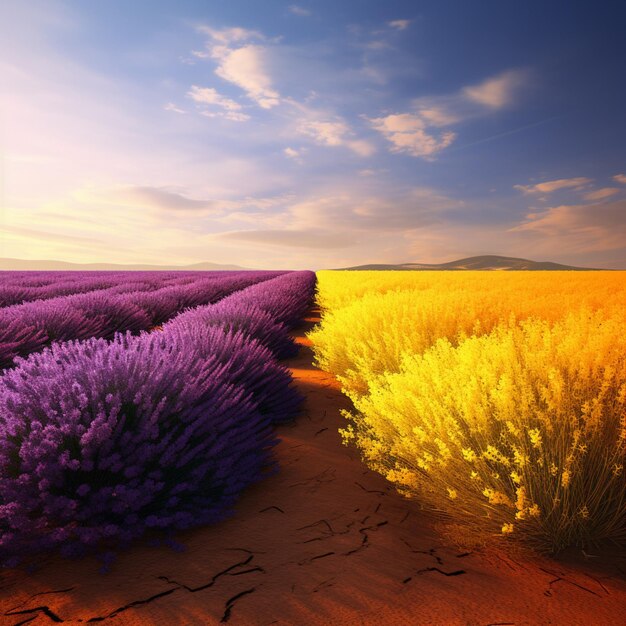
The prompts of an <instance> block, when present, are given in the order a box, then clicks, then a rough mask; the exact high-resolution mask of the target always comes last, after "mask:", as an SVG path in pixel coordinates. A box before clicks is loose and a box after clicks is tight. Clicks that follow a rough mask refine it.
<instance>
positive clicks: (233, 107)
mask: <svg viewBox="0 0 626 626" xmlns="http://www.w3.org/2000/svg"><path fill="white" fill-rule="evenodd" d="M187 96H188V97H190V98H191V99H192V100H193V101H194V102H196V103H197V104H199V105H209V106H213V107H218V108H220V109H222V110H221V111H215V109H214V108H213V109H210V108H206V107H205V108H203V109H202V110H201V113H202V114H203V115H206V116H207V117H225V118H226V119H229V120H232V121H234V122H246V121H248V120H249V119H250V116H249V115H246V114H245V113H242V112H241V110H242V109H243V107H242V106H241V104H239V102H236V101H235V100H231V99H230V98H227V97H226V96H223V95H222V94H220V93H218V91H217V90H216V89H213V88H212V87H198V86H197V85H192V87H191V89H190V90H189V91H188V92H187Z"/></svg>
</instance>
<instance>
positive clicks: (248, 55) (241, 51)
mask: <svg viewBox="0 0 626 626" xmlns="http://www.w3.org/2000/svg"><path fill="white" fill-rule="evenodd" d="M218 58H219V65H218V67H217V69H216V70H215V73H216V74H217V75H218V76H219V77H220V78H222V79H224V80H226V81H228V82H230V83H233V84H235V85H237V86H238V87H240V88H241V89H243V90H244V91H245V92H246V95H247V96H248V97H249V98H250V99H251V100H254V101H255V102H256V103H257V104H258V105H259V106H260V107H261V108H263V109H271V108H272V107H275V106H277V105H278V104H280V94H279V93H278V92H277V91H276V90H275V89H273V87H272V79H271V77H270V76H269V73H268V71H267V62H266V48H265V47H263V46H258V45H247V46H244V47H242V48H237V49H235V50H230V49H224V50H220V51H219V57H218Z"/></svg>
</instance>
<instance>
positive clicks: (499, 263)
mask: <svg viewBox="0 0 626 626" xmlns="http://www.w3.org/2000/svg"><path fill="white" fill-rule="evenodd" d="M341 269H342V270H578V271H585V270H593V269H595V268H591V267H573V266H571V265H561V264H560V263H552V262H551V261H530V260H528V259H518V258H516V257H508V256H498V255H493V254H485V255H481V256H472V257H468V258H466V259H459V260H458V261H449V262H448V263H400V264H398V265H384V264H368V265H357V266H356V267H343V268H341Z"/></svg>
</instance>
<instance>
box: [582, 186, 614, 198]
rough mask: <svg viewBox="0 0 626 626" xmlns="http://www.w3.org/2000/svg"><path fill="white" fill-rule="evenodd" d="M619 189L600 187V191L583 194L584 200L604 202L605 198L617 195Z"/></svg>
mask: <svg viewBox="0 0 626 626" xmlns="http://www.w3.org/2000/svg"><path fill="white" fill-rule="evenodd" d="M620 191H621V189H618V188H617V187H602V189H596V190H595V191H591V192H589V193H587V194H585V196H584V198H585V200H591V201H593V200H605V199H606V198H610V197H611V196H614V195H615V194H618V193H619V192H620Z"/></svg>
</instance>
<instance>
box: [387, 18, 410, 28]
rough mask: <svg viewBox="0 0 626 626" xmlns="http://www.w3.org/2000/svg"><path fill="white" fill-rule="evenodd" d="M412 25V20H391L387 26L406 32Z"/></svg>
mask: <svg viewBox="0 0 626 626" xmlns="http://www.w3.org/2000/svg"><path fill="white" fill-rule="evenodd" d="M410 23H411V20H391V22H387V25H388V26H391V28H395V29H397V30H406V29H407V28H408V27H409V24H410Z"/></svg>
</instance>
